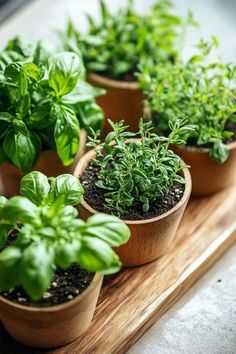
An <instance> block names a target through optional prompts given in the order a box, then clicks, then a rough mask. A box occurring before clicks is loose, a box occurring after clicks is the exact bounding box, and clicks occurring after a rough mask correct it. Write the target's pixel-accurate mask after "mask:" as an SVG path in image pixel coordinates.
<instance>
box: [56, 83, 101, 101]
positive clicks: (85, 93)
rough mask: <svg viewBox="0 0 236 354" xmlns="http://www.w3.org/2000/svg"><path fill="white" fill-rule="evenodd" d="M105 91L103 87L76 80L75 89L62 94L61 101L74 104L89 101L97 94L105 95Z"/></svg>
mask: <svg viewBox="0 0 236 354" xmlns="http://www.w3.org/2000/svg"><path fill="white" fill-rule="evenodd" d="M105 93H106V91H105V90H104V89H101V88H99V87H93V86H92V85H90V84H88V83H87V82H85V81H78V83H77V85H76V87H75V89H74V90H73V91H72V92H71V93H69V94H68V95H66V96H64V97H63V99H62V102H63V103H66V104H72V105H74V104H77V103H79V102H85V101H89V100H91V99H93V98H94V97H97V96H101V95H105Z"/></svg>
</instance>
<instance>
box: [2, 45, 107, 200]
mask: <svg viewBox="0 0 236 354" xmlns="http://www.w3.org/2000/svg"><path fill="white" fill-rule="evenodd" d="M26 44H27V45H28V46H27V45H26ZM83 77H84V67H83V64H82V61H81V58H80V57H79V56H78V55H77V54H75V53H72V52H62V53H58V54H48V53H47V52H46V51H45V50H44V48H43V46H42V45H41V44H40V43H38V44H37V43H34V42H33V43H31V46H30V43H29V42H27V43H25V42H24V41H23V40H21V39H19V38H17V39H15V40H12V41H11V42H10V43H9V44H8V46H7V48H6V49H5V50H4V51H3V52H2V53H1V54H0V127H1V132H0V179H1V183H2V188H1V189H2V194H4V195H6V196H11V195H14V194H17V193H18V191H19V184H20V178H21V174H22V173H23V174H25V173H27V172H29V171H30V170H32V169H37V170H40V171H42V172H43V173H45V174H47V175H49V176H56V175H58V174H60V173H63V172H71V171H72V170H73V161H74V160H76V161H77V160H78V158H79V155H81V154H82V153H83V148H84V145H85V142H86V134H85V133H83V134H81V128H83V129H84V128H85V129H88V127H89V126H92V127H94V128H98V127H99V126H100V124H101V121H102V119H103V114H102V111H101V109H100V107H98V106H97V105H96V103H95V100H94V97H95V96H96V95H97V94H100V93H101V90H98V89H95V88H93V87H92V86H90V85H89V84H88V83H86V82H84V79H83ZM81 135H82V136H81ZM79 145H80V148H79Z"/></svg>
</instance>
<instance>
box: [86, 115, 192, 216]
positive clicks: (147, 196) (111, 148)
mask: <svg viewBox="0 0 236 354" xmlns="http://www.w3.org/2000/svg"><path fill="white" fill-rule="evenodd" d="M109 123H110V125H111V127H112V129H113V131H112V132H111V133H109V134H108V135H107V136H106V138H105V142H104V143H101V141H100V140H99V138H98V136H99V133H94V132H93V138H92V137H90V138H89V139H90V142H89V143H88V146H90V147H93V148H94V149H95V151H96V159H93V160H92V164H93V165H94V166H96V167H98V170H99V172H98V176H97V181H96V187H97V188H98V189H100V190H102V191H103V194H104V206H105V207H106V209H107V210H110V212H111V213H114V214H115V215H119V216H122V217H125V215H126V214H129V212H130V210H131V209H132V208H138V209H139V208H140V207H139V206H141V208H142V211H143V215H144V216H143V218H145V213H147V212H148V211H149V209H150V205H151V204H152V203H153V202H154V201H155V200H157V199H158V198H162V197H165V196H166V195H167V194H168V192H169V191H170V189H171V188H172V187H173V185H174V184H175V183H179V184H185V179H184V178H183V177H182V176H181V173H180V171H181V170H182V169H183V168H185V167H186V166H184V165H183V164H182V163H181V160H180V157H179V156H177V155H176V154H174V153H173V151H172V150H170V145H171V144H184V142H185V141H184V139H183V136H185V135H186V133H187V132H189V131H192V130H193V129H194V127H193V126H191V125H186V124H185V121H184V120H183V119H182V120H180V119H177V118H176V117H173V118H172V120H171V121H170V122H169V127H170V130H171V133H170V135H169V136H168V137H165V136H158V135H157V134H155V133H154V132H153V128H152V127H151V122H147V123H145V122H144V121H143V120H142V119H141V120H140V123H139V132H138V133H132V132H129V131H127V128H128V127H127V126H125V125H124V122H123V121H121V122H119V123H116V124H115V123H113V122H111V121H109ZM135 137H139V139H134V138H135ZM127 139H130V140H127ZM86 183H88V182H86ZM85 186H86V184H85Z"/></svg>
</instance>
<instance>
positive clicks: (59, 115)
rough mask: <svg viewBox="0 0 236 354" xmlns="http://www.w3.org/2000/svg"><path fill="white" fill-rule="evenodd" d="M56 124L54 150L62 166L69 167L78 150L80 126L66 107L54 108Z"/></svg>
mask: <svg viewBox="0 0 236 354" xmlns="http://www.w3.org/2000/svg"><path fill="white" fill-rule="evenodd" d="M54 115H55V116H56V119H57V120H56V124H55V130H54V138H55V142H56V149H57V153H58V156H59V157H60V159H61V161H62V163H63V165H64V166H68V165H70V164H71V163H72V162H73V161H74V158H75V155H76V154H77V153H78V150H79V141H80V125H79V122H78V120H77V118H76V115H75V113H74V112H73V110H72V109H70V108H67V107H66V106H59V105H55V106H54Z"/></svg>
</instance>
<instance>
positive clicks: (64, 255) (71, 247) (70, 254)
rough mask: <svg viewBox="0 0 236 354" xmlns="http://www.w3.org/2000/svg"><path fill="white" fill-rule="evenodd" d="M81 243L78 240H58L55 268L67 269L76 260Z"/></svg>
mask: <svg viewBox="0 0 236 354" xmlns="http://www.w3.org/2000/svg"><path fill="white" fill-rule="evenodd" d="M80 247H81V243H80V240H79V239H74V240H71V241H70V242H69V241H66V240H60V241H59V242H57V245H56V256H55V257H56V258H55V263H56V266H57V267H59V268H62V269H67V268H69V267H70V266H71V265H72V264H73V263H75V262H76V261H77V259H78V254H79V251H80Z"/></svg>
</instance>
